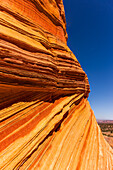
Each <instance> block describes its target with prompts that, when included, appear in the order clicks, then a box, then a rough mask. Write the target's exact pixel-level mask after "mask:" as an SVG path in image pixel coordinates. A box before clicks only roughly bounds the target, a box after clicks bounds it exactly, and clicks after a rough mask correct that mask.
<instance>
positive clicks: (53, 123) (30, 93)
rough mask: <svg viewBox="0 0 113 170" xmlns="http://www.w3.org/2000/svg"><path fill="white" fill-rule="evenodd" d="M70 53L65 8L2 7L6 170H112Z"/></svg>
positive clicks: (55, 4)
mask: <svg viewBox="0 0 113 170" xmlns="http://www.w3.org/2000/svg"><path fill="white" fill-rule="evenodd" d="M89 92H90V89H89V83H88V79H87V75H86V74H85V72H84V71H83V70H82V68H81V66H80V64H79V62H78V61H77V59H76V57H75V56H74V54H73V53H72V52H71V51H70V49H69V48H68V46H67V33H66V21H65V13H64V7H63V3H62V0H21V1H20V0H16V1H15V0H5V1H0V109H1V110H0V169H6V170H9V169H10V170H12V169H33V170H34V169H44V170H45V169H83V170H88V169H89V170H92V169H95V170H96V169H99V170H100V169H102V170H104V169H105V170H106V169H111V170H112V168H113V150H112V149H111V147H110V146H109V145H108V143H107V142H106V141H105V140H104V138H103V136H102V133H101V130H100V128H99V126H98V125H97V122H96V120H95V117H94V114H93V111H92V110H91V108H90V105H89V103H88V101H87V97H88V93H89Z"/></svg>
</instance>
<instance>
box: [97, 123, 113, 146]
mask: <svg viewBox="0 0 113 170" xmlns="http://www.w3.org/2000/svg"><path fill="white" fill-rule="evenodd" d="M97 122H98V124H99V126H100V128H101V130H102V134H103V135H104V138H105V139H106V141H107V142H108V143H109V144H110V146H111V147H112V148H113V120H97Z"/></svg>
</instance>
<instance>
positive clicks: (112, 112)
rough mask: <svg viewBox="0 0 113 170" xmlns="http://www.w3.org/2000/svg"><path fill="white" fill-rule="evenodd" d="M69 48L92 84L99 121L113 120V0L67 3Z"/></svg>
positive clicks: (91, 97) (92, 95)
mask: <svg viewBox="0 0 113 170" xmlns="http://www.w3.org/2000/svg"><path fill="white" fill-rule="evenodd" d="M63 2H64V8H65V13H66V21H67V33H68V46H69V47H70V49H71V50H72V51H73V53H74V54H75V55H76V57H77V59H78V61H79V62H80V64H81V66H82V68H83V70H84V71H85V72H86V74H87V75H88V79H89V83H90V89H91V92H90V95H89V102H90V104H91V107H92V109H93V111H94V114H95V116H96V118H97V119H112V120H113V0H64V1H63Z"/></svg>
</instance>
